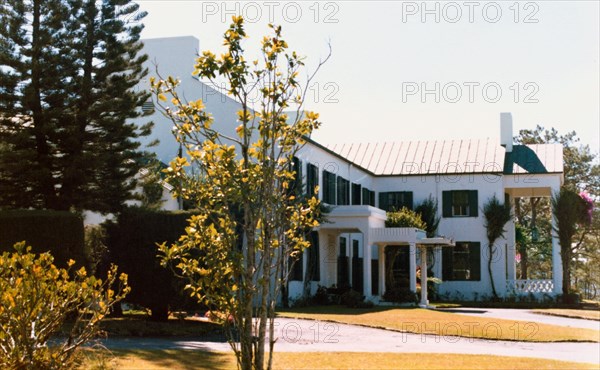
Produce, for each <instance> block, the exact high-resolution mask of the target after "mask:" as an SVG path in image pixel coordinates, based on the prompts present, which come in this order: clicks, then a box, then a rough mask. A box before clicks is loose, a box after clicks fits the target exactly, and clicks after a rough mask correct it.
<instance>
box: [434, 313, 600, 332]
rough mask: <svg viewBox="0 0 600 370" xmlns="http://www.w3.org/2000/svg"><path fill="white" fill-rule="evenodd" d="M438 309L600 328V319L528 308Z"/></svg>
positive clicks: (582, 327)
mask: <svg viewBox="0 0 600 370" xmlns="http://www.w3.org/2000/svg"><path fill="white" fill-rule="evenodd" d="M438 311H445V312H452V313H457V314H461V315H470V316H476V317H488V318H496V319H506V320H519V321H527V322H536V323H542V324H550V325H558V326H568V327H571V328H581V329H594V330H600V321H596V320H584V319H572V318H568V317H560V316H550V315H542V314H538V313H533V312H532V311H530V310H527V309H517V308H440V309H438Z"/></svg>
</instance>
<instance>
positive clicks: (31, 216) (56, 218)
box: [0, 210, 89, 267]
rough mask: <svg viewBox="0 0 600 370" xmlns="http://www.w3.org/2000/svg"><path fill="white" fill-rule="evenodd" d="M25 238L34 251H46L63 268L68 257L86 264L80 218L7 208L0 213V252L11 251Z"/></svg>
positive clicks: (57, 212) (80, 263) (54, 212)
mask: <svg viewBox="0 0 600 370" xmlns="http://www.w3.org/2000/svg"><path fill="white" fill-rule="evenodd" d="M21 241H25V243H26V244H27V245H29V246H31V250H32V252H34V253H43V252H50V253H51V254H52V256H53V257H54V261H55V263H56V264H57V265H59V266H61V267H66V266H67V262H68V261H69V260H70V259H74V260H75V261H77V262H78V263H79V265H81V266H87V264H88V262H89V261H88V258H87V255H86V254H85V252H84V233H83V219H82V218H81V216H79V215H77V214H74V213H70V212H60V211H46V210H10V211H2V212H0V252H5V251H6V252H9V251H12V250H13V248H12V246H13V245H14V244H15V243H18V242H21Z"/></svg>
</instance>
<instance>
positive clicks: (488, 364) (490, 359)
mask: <svg viewBox="0 0 600 370" xmlns="http://www.w3.org/2000/svg"><path fill="white" fill-rule="evenodd" d="M114 354H115V356H116V358H115V359H114V360H112V361H111V362H110V365H109V367H107V368H112V369H125V370H127V369H148V370H158V369H169V370H184V369H185V370H188V369H207V370H208V369H210V370H212V369H234V368H236V363H235V357H234V356H233V354H231V353H222V352H202V351H192V350H162V351H158V350H156V351H149V350H135V351H118V352H115V353H114ZM273 365H274V366H273V368H275V369H340V368H343V369H494V370H500V369H596V368H597V367H598V365H595V364H584V363H576V362H566V361H555V360H545V359H535V358H523V357H505V356H488V355H460V354H435V353H434V354H432V353H356V352H333V353H323V352H303V353H292V352H276V353H275V358H274V364H273ZM92 366H93V364H92V363H91V362H90V363H88V364H85V365H84V368H88V369H90V368H92Z"/></svg>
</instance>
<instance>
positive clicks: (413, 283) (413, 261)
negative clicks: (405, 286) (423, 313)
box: [408, 243, 417, 292]
mask: <svg viewBox="0 0 600 370" xmlns="http://www.w3.org/2000/svg"><path fill="white" fill-rule="evenodd" d="M409 246H410V251H409V257H408V260H409V267H408V268H409V270H410V271H409V275H410V290H411V291H413V292H416V291H417V246H416V244H415V243H410V244H409Z"/></svg>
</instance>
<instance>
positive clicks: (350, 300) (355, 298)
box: [341, 289, 365, 308]
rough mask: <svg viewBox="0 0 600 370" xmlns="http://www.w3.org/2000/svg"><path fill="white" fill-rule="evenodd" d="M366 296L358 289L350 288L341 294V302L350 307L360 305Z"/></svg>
mask: <svg viewBox="0 0 600 370" xmlns="http://www.w3.org/2000/svg"><path fill="white" fill-rule="evenodd" d="M364 298H365V297H364V296H363V295H362V294H360V293H359V292H357V291H356V290H353V289H350V290H348V291H346V292H345V293H344V294H342V296H341V303H342V304H343V305H345V306H346V307H349V308H355V307H358V305H359V304H360V302H362V301H363V300H364Z"/></svg>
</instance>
